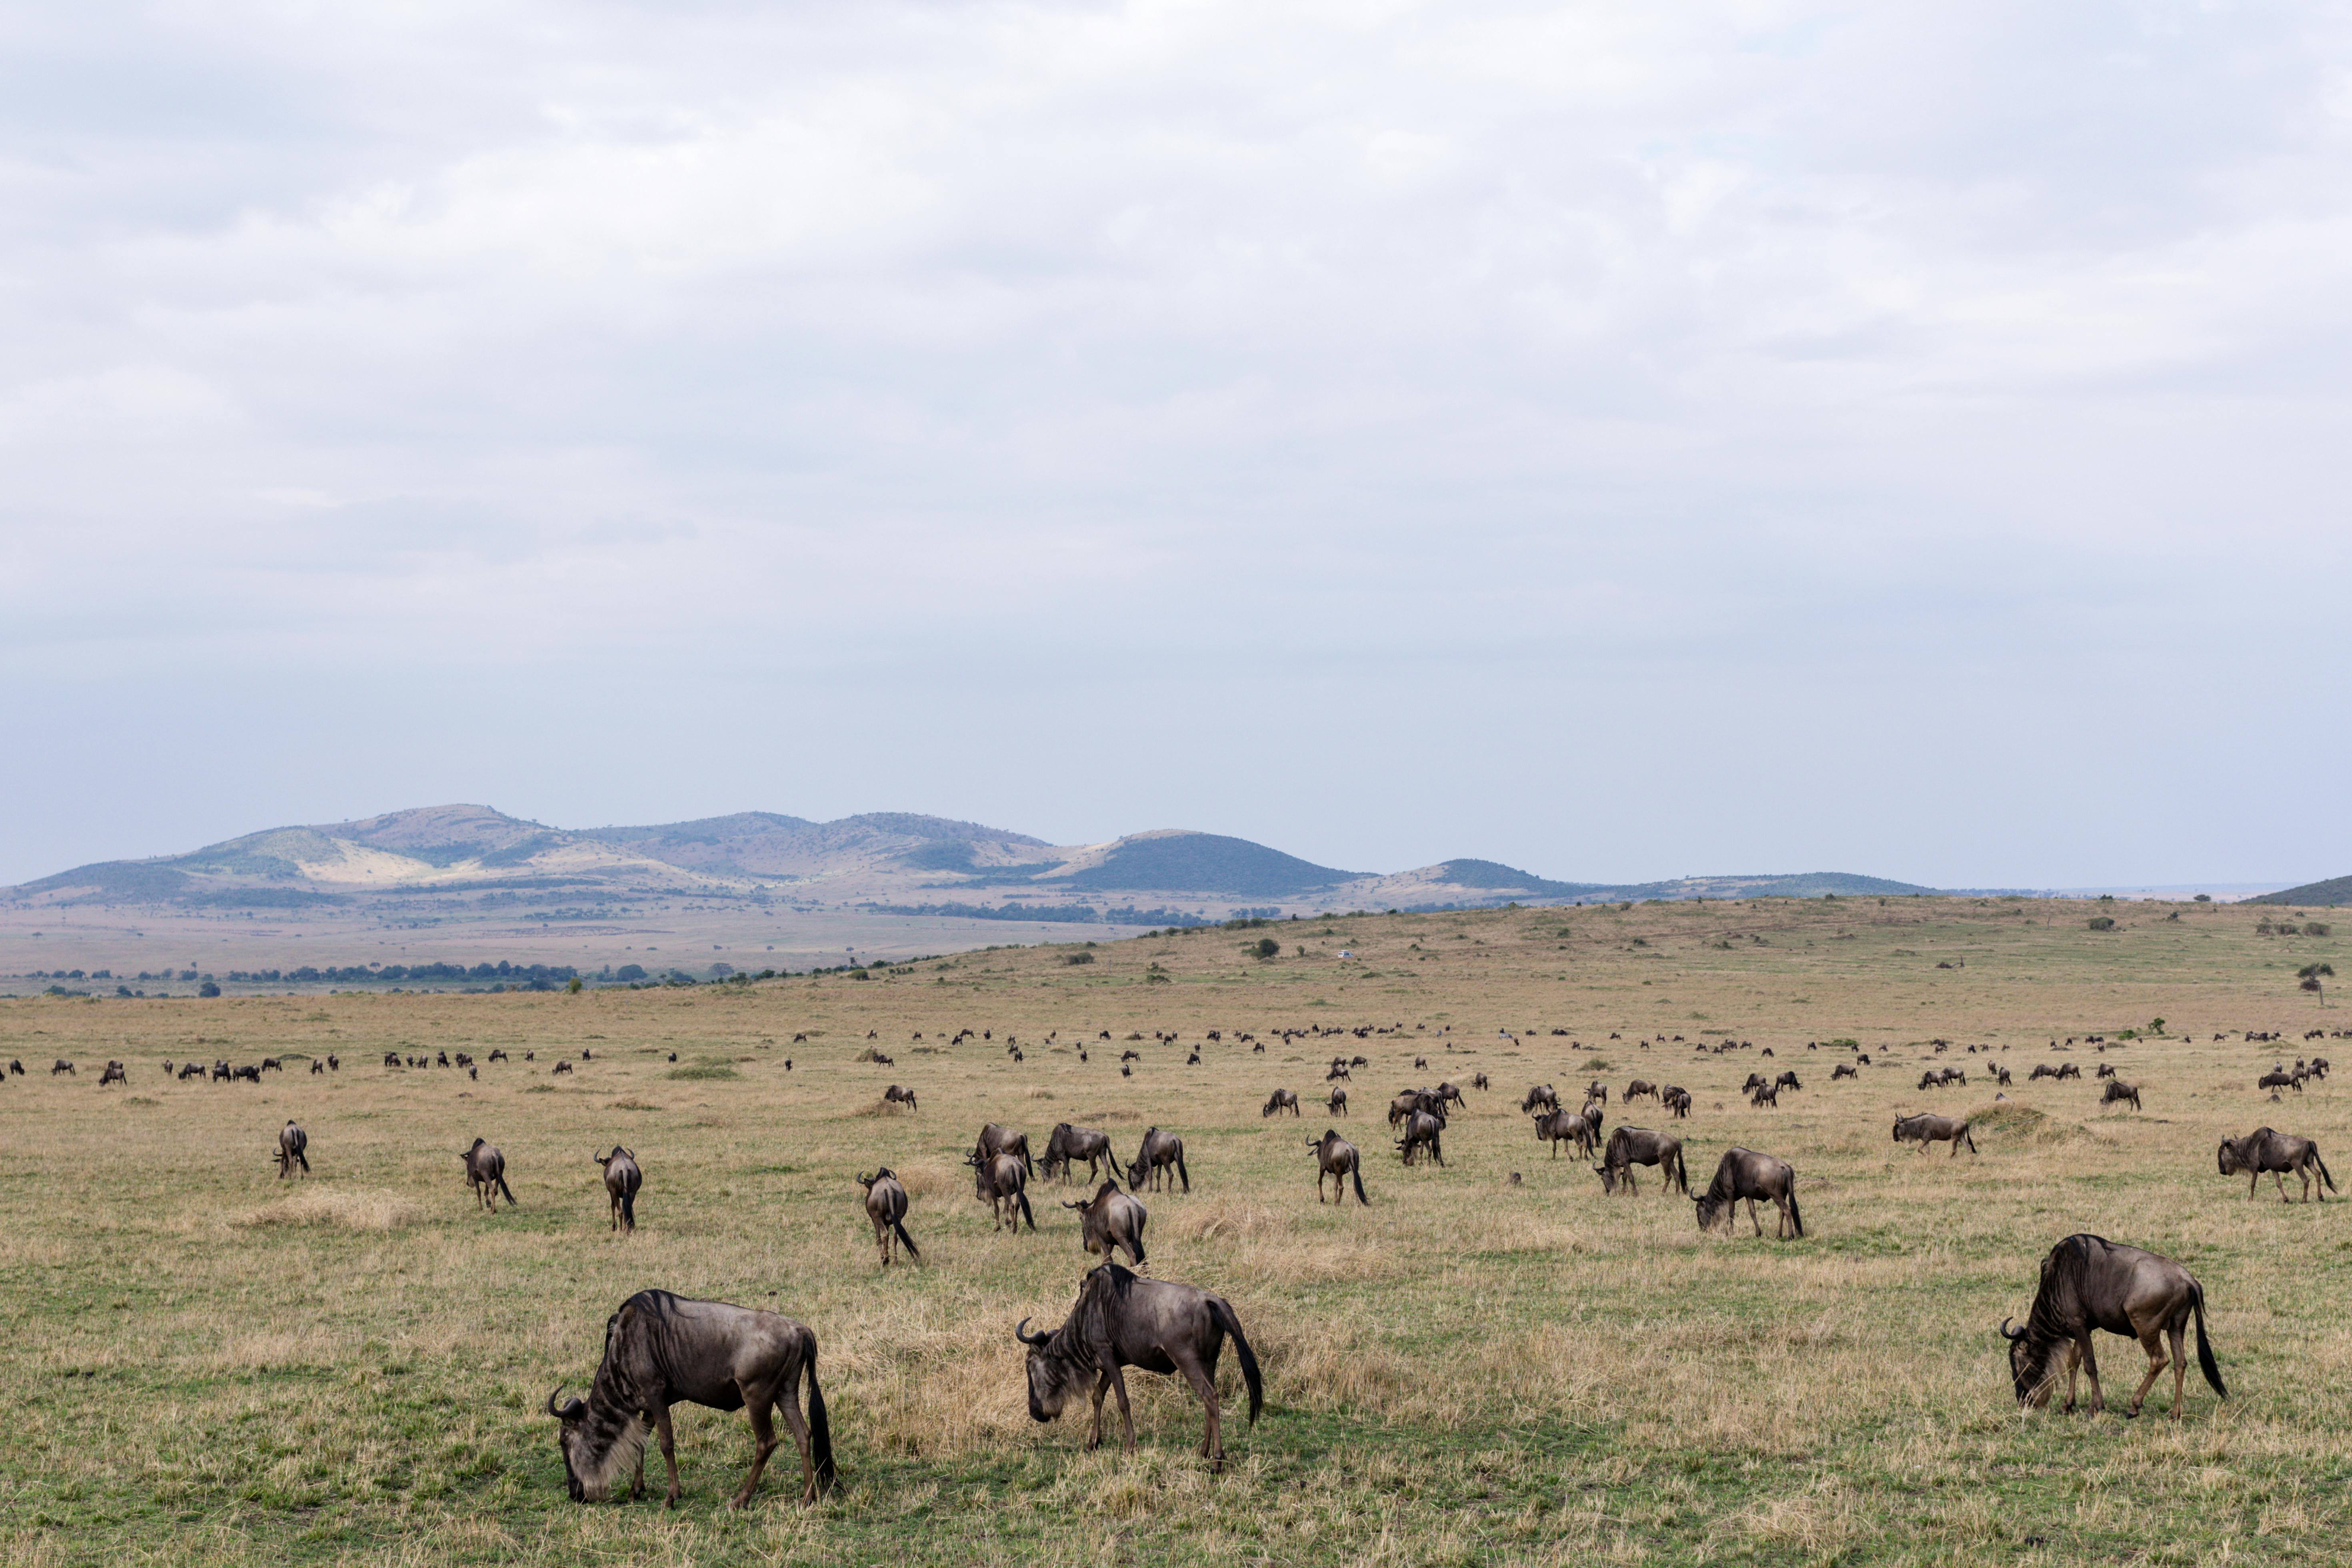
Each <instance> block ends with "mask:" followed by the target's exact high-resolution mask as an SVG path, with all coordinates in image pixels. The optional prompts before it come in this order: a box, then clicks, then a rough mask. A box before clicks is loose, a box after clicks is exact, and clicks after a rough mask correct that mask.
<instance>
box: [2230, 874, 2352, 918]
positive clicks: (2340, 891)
mask: <svg viewBox="0 0 2352 1568" xmlns="http://www.w3.org/2000/svg"><path fill="white" fill-rule="evenodd" d="M2245 901H2246V902H2247V903H2250V904H2309V905H2313V906H2315V907H2316V908H2321V909H2335V910H2340V909H2342V908H2344V907H2345V906H2346V905H2347V904H2352V877H2330V878H2328V879H2326V881H2324V882H2305V884H2304V885H2303V886H2302V887H2300V888H2282V889H2279V890H2278V891H2277V892H2275V893H2264V894H2263V895H2262V896H2261V897H2260V898H2254V899H2248V900H2245Z"/></svg>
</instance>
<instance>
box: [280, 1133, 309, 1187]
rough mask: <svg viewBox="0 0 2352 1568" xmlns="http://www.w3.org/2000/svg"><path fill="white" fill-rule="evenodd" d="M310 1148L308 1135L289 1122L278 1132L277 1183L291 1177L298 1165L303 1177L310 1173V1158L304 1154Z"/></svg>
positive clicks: (306, 1153)
mask: <svg viewBox="0 0 2352 1568" xmlns="http://www.w3.org/2000/svg"><path fill="white" fill-rule="evenodd" d="M309 1149H310V1134H309V1133H307V1132H305V1131H302V1130H301V1129H300V1128H299V1127H297V1126H295V1125H294V1123H292V1122H291V1121H289V1122H288V1123H287V1124H286V1125H285V1126H283V1127H281V1128H279V1129H278V1180H279V1181H281V1182H282V1181H284V1180H285V1179H286V1178H287V1177H288V1176H290V1175H292V1174H293V1173H294V1167H295V1166H296V1165H298V1164H299V1165H300V1166H301V1167H302V1173H303V1174H304V1175H306V1176H307V1175H309V1174H310V1154H309V1153H308V1152H306V1151H308V1150H309Z"/></svg>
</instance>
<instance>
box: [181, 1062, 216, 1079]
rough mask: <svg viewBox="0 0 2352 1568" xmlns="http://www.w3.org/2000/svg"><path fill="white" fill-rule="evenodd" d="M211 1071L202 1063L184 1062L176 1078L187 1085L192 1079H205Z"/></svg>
mask: <svg viewBox="0 0 2352 1568" xmlns="http://www.w3.org/2000/svg"><path fill="white" fill-rule="evenodd" d="M210 1070H211V1069H209V1068H206V1067H205V1064H204V1063H202V1062H182V1063H181V1064H180V1070H179V1072H178V1073H177V1074H176V1075H174V1076H176V1077H177V1078H178V1079H180V1081H181V1082H183V1083H185V1082H186V1081H187V1080H188V1079H192V1078H203V1077H205V1075H206V1073H207V1072H209V1071H210Z"/></svg>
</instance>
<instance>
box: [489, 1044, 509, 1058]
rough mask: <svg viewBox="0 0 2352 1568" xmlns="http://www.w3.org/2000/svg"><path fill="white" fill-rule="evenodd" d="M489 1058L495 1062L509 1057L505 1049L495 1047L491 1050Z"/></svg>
mask: <svg viewBox="0 0 2352 1568" xmlns="http://www.w3.org/2000/svg"><path fill="white" fill-rule="evenodd" d="M488 1059H489V1060H491V1061H494V1062H502V1061H505V1060H507V1059H508V1058H507V1054H506V1052H505V1051H504V1050H502V1049H499V1048H497V1047H493V1048H492V1049H491V1051H490V1054H489V1058H488Z"/></svg>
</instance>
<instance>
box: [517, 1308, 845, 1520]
mask: <svg viewBox="0 0 2352 1568" xmlns="http://www.w3.org/2000/svg"><path fill="white" fill-rule="evenodd" d="M804 1371H805V1372H806V1373H807V1374H808V1390H809V1397H808V1418H807V1420H806V1421H803V1420H802V1418H801V1401H800V1382H801V1374H802V1373H803V1372H804ZM562 1392H563V1390H562V1387H561V1386H560V1385H559V1386H558V1387H557V1389H556V1391H555V1393H554V1394H549V1395H548V1396H547V1413H548V1414H549V1415H552V1416H554V1417H555V1418H556V1419H557V1420H558V1421H559V1422H561V1423H562V1448H563V1476H564V1483H565V1486H566V1489H568V1490H569V1491H570V1492H571V1494H572V1501H574V1502H602V1501H604V1499H605V1498H606V1497H607V1496H608V1495H610V1493H611V1491H612V1489H613V1484H614V1482H615V1481H617V1480H618V1479H620V1477H621V1473H622V1472H623V1471H624V1470H626V1469H629V1468H630V1467H631V1466H632V1465H633V1464H634V1466H635V1471H634V1474H633V1475H632V1477H631V1479H630V1482H629V1495H630V1497H631V1498H635V1496H636V1495H637V1494H638V1493H639V1492H641V1491H643V1490H644V1489H645V1481H646V1426H647V1425H648V1423H650V1424H651V1426H652V1428H653V1431H654V1434H655V1435H656V1436H658V1437H659V1439H660V1441H661V1452H662V1459H663V1461H664V1462H665V1463H667V1465H668V1466H669V1496H668V1498H667V1500H666V1501H665V1503H664V1506H665V1507H675V1506H677V1498H678V1486H677V1445H676V1443H675V1441H674V1440H673V1438H672V1436H671V1433H670V1421H669V1411H670V1406H671V1405H680V1404H683V1405H707V1406H708V1407H709V1408H710V1409H713V1410H737V1409H740V1410H741V1411H743V1413H744V1414H745V1415H749V1416H750V1417H751V1436H752V1440H753V1442H754V1444H755V1447H753V1450H752V1454H751V1473H750V1474H748V1475H746V1476H745V1477H744V1478H743V1484H742V1486H741V1487H740V1488H739V1489H737V1490H736V1493H735V1496H734V1498H733V1499H732V1500H730V1504H729V1506H730V1507H732V1508H742V1507H744V1506H745V1505H747V1504H748V1503H750V1502H751V1494H752V1493H753V1492H754V1491H755V1490H757V1489H759V1485H760V1475H761V1471H763V1470H765V1469H766V1468H768V1456H769V1455H771V1454H772V1453H774V1452H775V1451H776V1448H777V1447H778V1444H777V1442H776V1428H775V1426H774V1423H773V1422H772V1419H771V1412H772V1411H773V1410H775V1409H777V1408H782V1411H783V1413H784V1425H785V1426H787V1427H789V1428H790V1429H791V1431H792V1435H793V1443H794V1444H796V1445H797V1446H798V1447H799V1448H800V1451H801V1478H802V1484H801V1500H802V1501H803V1502H814V1501H815V1500H816V1498H817V1493H818V1492H819V1491H821V1490H824V1489H829V1488H831V1487H832V1486H833V1484H834V1482H835V1479H836V1474H835V1469H834V1463H833V1432H832V1428H831V1427H830V1426H828V1425H827V1423H826V1420H825V1414H824V1394H823V1393H822V1392H821V1391H820V1390H819V1389H818V1388H817V1384H816V1335H814V1334H813V1333H811V1332H810V1331H808V1329H807V1328H806V1327H805V1326H803V1324H800V1323H796V1322H794V1321H793V1320H792V1319H790V1318H787V1317H784V1316H782V1314H781V1313H776V1312H766V1311H761V1310H758V1309H756V1308H752V1307H737V1306H730V1304H728V1303H727V1302H724V1301H696V1300H688V1298H686V1297H683V1296H673V1295H671V1294H670V1293H669V1292H668V1291H667V1290H640V1291H638V1292H637V1293H636V1294H635V1295H634V1296H632V1297H630V1298H629V1299H628V1300H625V1301H624V1302H622V1303H621V1310H619V1311H617V1312H615V1313H614V1314H613V1316H612V1317H611V1319H610V1320H608V1321H606V1322H605V1324H604V1361H603V1363H601V1364H600V1365H598V1367H597V1368H596V1381H595V1382H594V1383H593V1384H590V1385H589V1389H588V1397H587V1399H586V1400H585V1401H582V1400H578V1399H574V1400H572V1401H570V1402H568V1403H566V1404H564V1405H561V1406H558V1405H557V1404H556V1397H557V1395H558V1394H562Z"/></svg>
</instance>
